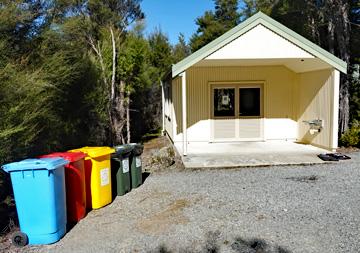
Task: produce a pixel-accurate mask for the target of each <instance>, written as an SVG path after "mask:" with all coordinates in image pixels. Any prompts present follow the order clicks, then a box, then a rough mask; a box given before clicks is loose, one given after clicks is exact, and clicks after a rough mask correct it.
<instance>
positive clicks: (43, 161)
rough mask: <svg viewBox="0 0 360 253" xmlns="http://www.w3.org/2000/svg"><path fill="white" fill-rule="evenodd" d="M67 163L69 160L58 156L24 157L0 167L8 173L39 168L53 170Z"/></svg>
mask: <svg viewBox="0 0 360 253" xmlns="http://www.w3.org/2000/svg"><path fill="white" fill-rule="evenodd" d="M68 163H69V161H67V160H65V159H63V158H60V157H54V158H39V159H25V160H22V161H20V162H14V163H9V164H6V165H4V166H2V167H1V168H2V169H3V170H4V171H5V172H8V173H9V172H13V171H22V170H40V169H47V170H54V169H57V168H59V167H61V166H64V165H66V164H68Z"/></svg>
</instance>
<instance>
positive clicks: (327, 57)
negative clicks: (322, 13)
mask: <svg viewBox="0 0 360 253" xmlns="http://www.w3.org/2000/svg"><path fill="white" fill-rule="evenodd" d="M259 24H261V25H263V26H265V27H266V28H268V29H270V30H271V31H273V32H274V33H276V34H278V35H279V36H281V37H283V38H285V39H287V40H288V41H290V42H292V43H293V44H295V45H296V46H298V47H300V48H302V49H303V50H305V51H307V52H308V53H310V54H312V55H313V56H314V57H317V58H319V59H321V60H322V61H324V62H326V63H327V64H329V65H330V66H332V67H334V68H335V69H337V70H339V71H341V72H343V73H345V74H346V72H347V64H346V62H344V61H343V60H341V59H339V58H338V57H336V56H335V55H333V54H331V53H329V52H328V51H326V50H324V49H322V48H321V47H319V46H318V45H316V44H314V43H313V42H311V41H309V40H308V39H306V38H304V37H303V36H301V35H299V34H297V33H296V32H294V31H292V30H291V29H289V28H287V27H286V26H284V25H282V24H281V23H279V22H277V21H276V20H274V19H272V18H270V17H269V16H267V15H265V14H264V13H262V12H258V13H256V14H255V15H253V16H252V17H250V18H248V19H247V20H245V21H244V22H242V23H240V24H239V25H238V26H236V27H234V28H233V29H231V30H229V31H228V32H226V33H225V34H223V35H222V36H220V37H219V38H217V39H215V40H213V41H212V42H210V43H209V44H207V45H206V46H204V47H202V48H201V49H199V50H198V51H196V52H195V53H193V54H191V55H190V56H188V57H186V58H185V59H183V60H182V61H180V62H178V63H177V64H175V65H173V66H172V77H176V76H177V75H179V74H180V73H182V72H184V71H185V70H186V69H188V68H190V67H191V66H193V65H194V64H196V63H198V62H199V61H201V60H203V59H205V58H206V57H207V56H209V55H211V54H212V53H214V52H216V51H217V50H219V49H220V48H222V47H224V46H225V45H227V44H229V43H230V42H232V41H233V40H235V39H237V38H238V37H240V36H241V35H243V34H244V33H246V32H248V31H249V30H251V29H253V28H254V27H256V26H257V25H259Z"/></svg>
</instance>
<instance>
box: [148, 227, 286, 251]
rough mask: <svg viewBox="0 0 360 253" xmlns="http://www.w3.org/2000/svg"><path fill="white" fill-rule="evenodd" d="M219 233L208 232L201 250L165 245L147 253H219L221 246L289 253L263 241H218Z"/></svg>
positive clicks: (255, 239) (237, 239)
mask: <svg viewBox="0 0 360 253" xmlns="http://www.w3.org/2000/svg"><path fill="white" fill-rule="evenodd" d="M219 236H220V232H219V231H217V232H210V233H208V234H207V240H206V242H205V244H204V246H203V247H202V249H201V250H191V249H186V248H185V249H181V250H176V251H175V250H171V249H169V248H168V247H167V246H166V245H165V244H162V245H160V246H159V247H158V248H156V249H155V250H152V251H148V253H175V252H182V253H220V252H221V251H220V249H221V247H222V246H223V245H228V246H230V247H231V249H232V250H233V251H234V252H236V253H291V251H289V250H288V249H286V248H284V247H282V246H279V245H273V244H269V243H267V242H266V241H265V240H262V239H258V238H254V239H248V240H246V239H243V238H241V237H237V238H236V239H235V240H234V241H233V242H229V241H227V240H225V241H223V242H222V241H219Z"/></svg>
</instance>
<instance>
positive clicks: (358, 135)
mask: <svg viewBox="0 0 360 253" xmlns="http://www.w3.org/2000/svg"><path fill="white" fill-rule="evenodd" d="M340 145H342V146H345V147H349V146H352V147H360V121H357V120H355V121H353V122H352V124H351V127H350V128H349V129H348V130H346V131H345V133H344V134H343V135H342V136H341V138H340Z"/></svg>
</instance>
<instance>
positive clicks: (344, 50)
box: [334, 0, 350, 134]
mask: <svg viewBox="0 0 360 253" xmlns="http://www.w3.org/2000/svg"><path fill="white" fill-rule="evenodd" d="M334 2H335V4H336V14H335V35H336V39H337V43H338V48H339V56H340V58H341V59H342V60H344V61H345V62H346V63H347V64H348V66H349V65H350V20H349V4H348V1H346V0H336V1H334ZM349 89H350V83H349V78H348V77H347V76H346V75H343V74H342V76H341V82H340V105H339V107H340V112H339V133H340V134H342V133H344V132H345V131H346V130H347V129H348V127H349V119H350V116H349V114H350V106H349V99H350V92H349Z"/></svg>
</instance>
